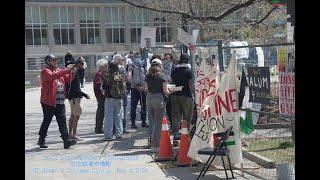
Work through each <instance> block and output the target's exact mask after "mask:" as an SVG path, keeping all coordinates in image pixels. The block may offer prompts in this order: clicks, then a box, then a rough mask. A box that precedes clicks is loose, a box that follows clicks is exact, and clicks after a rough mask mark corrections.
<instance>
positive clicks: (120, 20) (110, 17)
mask: <svg viewBox="0 0 320 180" xmlns="http://www.w3.org/2000/svg"><path fill="white" fill-rule="evenodd" d="M105 12H106V27H107V28H106V36H107V43H124V42H125V33H124V28H125V17H124V15H125V12H124V8H123V7H107V8H106V9H105Z"/></svg>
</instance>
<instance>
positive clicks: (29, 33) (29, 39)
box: [26, 29, 33, 45]
mask: <svg viewBox="0 0 320 180" xmlns="http://www.w3.org/2000/svg"><path fill="white" fill-rule="evenodd" d="M26 44H27V45H33V35H32V29H26Z"/></svg>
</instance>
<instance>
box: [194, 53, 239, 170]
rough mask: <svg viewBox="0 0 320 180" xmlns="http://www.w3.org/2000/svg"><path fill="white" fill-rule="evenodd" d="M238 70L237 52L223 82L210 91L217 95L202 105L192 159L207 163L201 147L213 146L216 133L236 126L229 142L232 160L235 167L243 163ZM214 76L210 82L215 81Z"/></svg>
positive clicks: (208, 97)
mask: <svg viewBox="0 0 320 180" xmlns="http://www.w3.org/2000/svg"><path fill="white" fill-rule="evenodd" d="M236 69H237V60H236V58H235V53H233V54H232V59H231V61H230V64H229V66H228V69H227V71H226V72H225V73H224V74H223V76H222V78H221V82H220V83H218V84H217V86H215V87H214V88H212V89H213V90H209V91H208V92H210V93H213V94H210V95H207V96H206V97H205V100H204V102H203V106H201V107H202V108H203V109H202V111H201V112H200V113H201V114H200V115H199V116H198V120H197V124H196V125H197V126H196V131H195V134H194V136H193V138H192V141H191V145H190V149H189V152H188V156H189V157H191V158H192V159H195V160H198V161H200V162H204V161H206V160H207V159H208V156H207V157H202V156H199V155H198V154H197V151H198V150H199V149H201V148H203V147H200V146H205V145H206V147H213V146H212V144H213V136H212V135H213V133H219V132H224V131H225V130H226V129H227V128H229V127H230V126H233V131H234V135H233V136H230V137H229V139H228V140H227V143H230V145H229V146H228V148H229V149H230V161H231V164H238V163H240V162H242V151H241V141H240V120H239V110H238V92H237V83H236V79H237V76H236ZM210 76H212V75H210ZM210 76H209V79H210V78H212V77H210ZM215 77H217V76H215ZM217 88H218V90H217ZM216 90H217V91H216ZM213 164H215V165H220V164H221V159H220V158H216V159H215V161H214V162H213Z"/></svg>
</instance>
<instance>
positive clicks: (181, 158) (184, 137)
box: [177, 120, 191, 166]
mask: <svg viewBox="0 0 320 180" xmlns="http://www.w3.org/2000/svg"><path fill="white" fill-rule="evenodd" d="M189 148H190V136H189V132H188V125H187V122H186V121H185V120H183V121H182V124H181V136H180V145H179V152H178V162H177V166H190V165H191V158H190V157H189V156H188V151H189Z"/></svg>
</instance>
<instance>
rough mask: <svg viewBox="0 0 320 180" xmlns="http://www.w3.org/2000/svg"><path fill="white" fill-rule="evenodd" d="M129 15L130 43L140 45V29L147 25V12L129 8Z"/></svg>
mask: <svg viewBox="0 0 320 180" xmlns="http://www.w3.org/2000/svg"><path fill="white" fill-rule="evenodd" d="M129 14H130V26H131V28H130V34H131V43H140V39H141V27H142V26H148V25H149V11H148V10H145V9H140V8H135V7H131V8H130V9H129Z"/></svg>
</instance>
